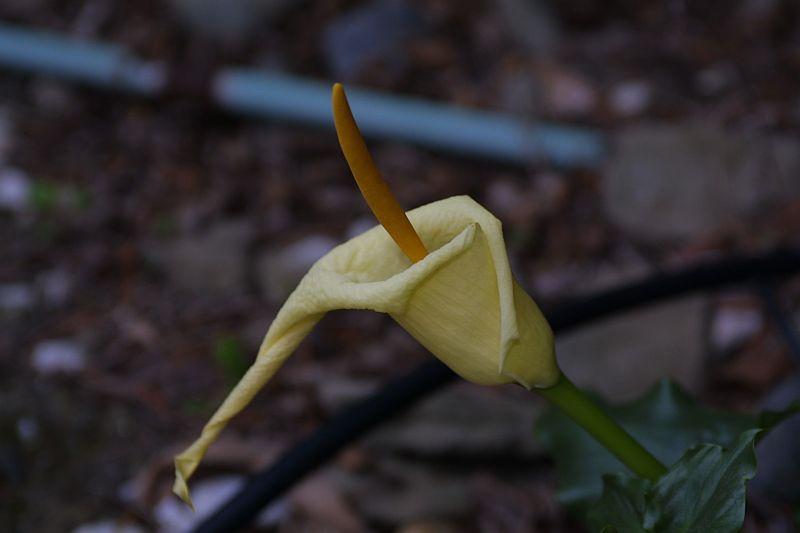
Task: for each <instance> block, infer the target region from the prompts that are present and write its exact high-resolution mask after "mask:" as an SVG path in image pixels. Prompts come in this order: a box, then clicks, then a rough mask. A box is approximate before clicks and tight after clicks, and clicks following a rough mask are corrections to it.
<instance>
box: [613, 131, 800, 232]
mask: <svg viewBox="0 0 800 533" xmlns="http://www.w3.org/2000/svg"><path fill="white" fill-rule="evenodd" d="M606 170H607V171H606V175H605V178H604V180H603V191H602V192H603V202H604V205H605V209H606V211H607V213H608V215H609V216H610V218H611V219H612V220H613V221H614V222H615V223H616V224H618V225H619V226H620V227H621V228H622V229H624V230H625V231H627V232H628V233H629V234H630V235H632V236H634V237H636V238H639V239H641V240H644V241H648V242H656V243H658V242H664V241H682V240H687V239H691V238H693V237H697V236H698V235H699V234H703V233H708V232H712V231H714V230H717V229H719V228H720V227H722V226H725V225H727V224H732V223H735V222H737V221H740V220H741V219H742V218H745V217H748V216H753V215H754V214H756V213H757V212H758V211H760V210H763V209H765V208H767V207H769V206H771V205H773V204H777V203H780V202H785V201H788V200H790V199H791V198H797V197H800V180H798V179H797V178H796V176H797V175H798V174H799V173H800V139H797V138H788V137H773V138H766V137H747V136H745V135H735V134H729V133H727V132H725V131H723V130H720V129H715V128H712V127H703V126H694V125H687V124H678V125H674V126H670V125H644V126H636V127H632V128H629V129H627V130H625V131H623V132H622V133H621V134H620V135H619V136H618V138H617V139H616V150H615V151H614V155H613V156H612V158H611V160H610V162H609V165H608V168H607V169H606Z"/></svg>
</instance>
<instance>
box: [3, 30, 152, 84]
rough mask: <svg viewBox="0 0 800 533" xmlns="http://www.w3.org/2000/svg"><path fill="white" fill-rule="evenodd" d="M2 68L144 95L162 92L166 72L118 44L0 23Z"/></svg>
mask: <svg viewBox="0 0 800 533" xmlns="http://www.w3.org/2000/svg"><path fill="white" fill-rule="evenodd" d="M0 65H2V66H5V67H8V68H11V69H15V70H22V71H26V72H32V73H35V74H45V75H48V76H55V77H59V78H65V79H68V80H71V81H76V82H80V83H86V84H89V85H96V86H99V87H103V88H106V89H121V90H124V91H129V92H134V93H136V94H141V95H144V96H155V95H156V94H158V93H160V92H161V91H162V90H163V88H164V85H165V81H166V69H164V67H163V66H161V65H159V64H158V63H148V62H145V61H141V60H139V59H137V58H136V57H134V56H132V55H130V54H128V52H127V51H126V50H125V49H124V48H122V47H120V46H116V45H110V44H102V43H90V42H86V41H81V40H78V39H69V38H64V37H61V36H58V35H56V34H51V33H45V32H39V31H29V30H25V29H22V28H15V27H13V26H9V25H7V24H0Z"/></svg>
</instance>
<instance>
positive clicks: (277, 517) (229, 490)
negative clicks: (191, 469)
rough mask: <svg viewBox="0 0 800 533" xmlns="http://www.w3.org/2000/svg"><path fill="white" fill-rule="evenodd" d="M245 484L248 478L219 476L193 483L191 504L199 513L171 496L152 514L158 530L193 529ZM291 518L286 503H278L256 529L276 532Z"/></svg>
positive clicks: (257, 521) (264, 514)
mask: <svg viewBox="0 0 800 533" xmlns="http://www.w3.org/2000/svg"><path fill="white" fill-rule="evenodd" d="M244 483H245V478H244V477H243V476H238V475H226V476H218V477H213V478H209V479H203V480H200V481H197V482H196V483H193V484H192V500H193V503H194V506H195V509H196V512H195V511H192V509H190V508H189V506H188V505H186V504H185V503H183V502H182V501H181V500H179V499H178V498H177V497H176V496H175V495H174V494H168V495H167V496H165V497H164V498H163V499H162V500H161V501H159V502H158V503H157V504H156V506H155V509H154V511H153V515H154V519H155V522H156V524H157V525H158V530H159V531H163V532H165V533H166V532H169V531H189V530H191V529H193V528H194V527H195V526H197V525H198V524H200V523H201V522H202V521H203V520H205V519H206V518H208V517H209V516H211V514H212V513H214V512H215V511H216V510H217V509H218V508H219V506H220V505H222V504H223V503H225V502H226V501H227V500H228V499H230V498H231V497H232V496H233V495H234V494H236V493H237V492H238V491H239V489H241V488H242V486H243V485H244ZM288 514H289V506H288V504H287V503H286V500H284V499H279V500H277V501H276V502H275V503H273V504H272V505H270V506H268V507H267V508H266V509H264V510H263V511H261V513H260V514H259V515H258V517H257V518H256V519H255V525H257V526H259V527H264V528H274V527H276V526H278V525H279V524H280V523H281V522H283V521H284V520H285V519H286V518H287V517H288Z"/></svg>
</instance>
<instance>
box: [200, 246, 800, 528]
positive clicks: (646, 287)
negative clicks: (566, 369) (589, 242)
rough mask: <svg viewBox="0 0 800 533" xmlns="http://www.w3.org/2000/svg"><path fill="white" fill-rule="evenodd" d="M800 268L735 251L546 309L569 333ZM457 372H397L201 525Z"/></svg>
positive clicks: (284, 483) (229, 521) (231, 517)
mask: <svg viewBox="0 0 800 533" xmlns="http://www.w3.org/2000/svg"><path fill="white" fill-rule="evenodd" d="M798 271H800V249H786V248H784V249H777V250H774V251H772V252H768V253H765V254H761V255H751V256H734V257H729V258H724V259H720V260H716V261H709V262H706V263H702V264H699V265H696V266H692V267H688V268H685V269H682V270H679V271H675V272H671V273H668V272H664V273H658V274H655V275H653V276H651V277H648V278H646V279H645V280H643V281H640V282H635V283H631V284H628V285H623V286H622V287H619V288H616V289H611V290H606V291H601V292H599V293H597V294H595V295H591V296H588V297H585V298H579V299H575V300H573V301H570V302H567V303H564V304H561V305H558V306H555V307H553V308H552V309H549V310H547V312H546V313H545V314H546V315H547V317H548V320H549V321H550V325H551V326H552V328H553V330H554V331H555V332H557V333H563V332H564V331H566V330H569V329H571V328H574V327H577V326H582V325H585V324H587V323H589V322H592V321H595V320H597V319H600V318H604V317H607V316H610V315H613V314H616V313H619V312H622V311H627V310H630V309H633V308H635V307H639V306H643V305H647V304H652V303H656V302H659V301H663V300H667V299H670V298H675V297H678V296H681V295H684V294H687V293H691V292H696V291H700V290H712V289H716V288H719V287H723V286H725V285H732V284H738V283H743V282H748V281H753V280H756V281H761V280H771V279H779V278H781V277H784V276H787V275H789V274H793V273H796V272H798ZM454 377H455V374H453V372H452V371H451V370H450V369H449V368H447V367H446V366H445V365H443V364H442V363H440V362H439V361H438V360H437V359H434V358H431V359H430V360H428V361H426V362H424V363H422V364H420V365H419V366H418V367H417V368H416V369H414V370H413V371H411V372H410V373H408V374H406V375H405V376H402V377H399V378H397V379H393V380H391V381H390V382H389V383H387V384H386V385H385V386H384V387H383V388H381V389H380V390H379V391H377V392H375V393H374V394H371V395H369V396H368V397H366V398H364V399H363V400H361V401H359V402H357V403H356V404H354V405H352V406H351V407H348V408H346V409H344V410H342V412H340V413H339V414H337V415H335V416H334V417H332V418H331V419H330V420H328V421H327V422H324V423H323V424H322V425H320V427H319V428H317V429H316V430H315V431H313V432H312V433H311V434H310V435H308V436H307V437H305V438H304V439H302V440H301V441H300V442H298V443H297V444H296V445H295V446H294V447H292V448H291V449H289V450H288V451H286V452H285V453H284V454H283V455H282V456H280V457H279V458H278V459H277V460H276V461H275V462H274V463H273V464H272V465H270V466H268V467H266V468H265V469H264V470H262V471H261V472H258V473H257V474H255V475H253V476H252V477H251V478H250V480H249V481H248V482H247V483H246V484H245V486H244V487H243V488H242V489H241V490H240V491H239V492H238V493H237V494H235V495H234V496H233V497H232V498H231V499H229V500H228V501H227V502H225V503H224V504H223V505H221V506H220V507H219V509H217V510H216V511H215V512H214V514H213V515H211V516H210V517H209V518H207V519H206V520H205V521H204V522H203V523H201V524H200V525H199V526H198V527H197V528H195V529H194V532H195V533H210V532H229V531H236V530H239V529H241V528H243V527H245V526H247V524H249V523H250V522H251V521H252V520H253V518H255V516H256V515H257V514H258V513H259V511H260V510H261V509H263V508H264V507H266V506H267V505H268V504H269V503H271V502H272V501H274V500H275V499H276V498H278V497H279V496H281V495H282V494H283V493H284V492H286V491H287V490H288V489H290V488H291V487H292V486H293V485H294V484H295V483H297V482H298V481H299V480H300V479H302V478H303V477H304V476H305V475H306V474H308V473H309V472H312V471H313V470H315V469H316V468H317V467H319V466H321V465H323V464H324V463H325V462H326V461H328V460H329V459H330V458H332V457H333V456H334V455H335V454H336V453H337V452H339V451H340V450H341V449H342V448H344V447H345V446H346V445H348V444H350V443H352V442H354V441H356V440H357V439H358V438H359V437H361V436H362V435H363V434H365V433H366V432H367V431H369V430H370V429H372V428H373V427H375V426H377V425H379V424H381V423H382V422H385V421H386V420H387V419H389V418H391V417H393V416H395V415H397V414H399V413H401V412H403V411H404V410H406V409H408V408H409V407H411V406H412V405H413V404H414V403H416V402H417V401H419V400H421V399H422V398H424V397H425V396H427V395H428V394H430V393H432V392H434V391H435V390H437V389H439V388H440V387H442V386H443V385H445V384H446V383H448V382H450V381H451V380H452V379H453V378H454Z"/></svg>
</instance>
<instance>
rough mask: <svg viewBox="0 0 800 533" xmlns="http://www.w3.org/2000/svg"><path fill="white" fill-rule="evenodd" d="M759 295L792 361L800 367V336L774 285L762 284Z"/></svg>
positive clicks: (767, 282)
mask: <svg viewBox="0 0 800 533" xmlns="http://www.w3.org/2000/svg"><path fill="white" fill-rule="evenodd" d="M759 293H760V295H761V300H762V301H763V302H764V309H765V310H766V311H767V313H768V314H769V317H770V318H771V319H772V321H773V323H774V324H775V327H776V328H777V329H778V333H779V334H780V336H781V338H783V342H784V343H785V344H786V347H787V348H788V349H789V353H790V354H791V356H792V359H794V362H795V364H796V365H800V335H798V333H797V331H796V330H795V326H794V324H793V323H792V318H791V317H790V316H789V313H788V312H787V310H786V309H785V308H784V306H783V304H782V303H781V301H780V298H779V297H778V295H777V293H776V291H775V286H774V284H772V283H771V282H770V281H765V282H762V283H760V284H759Z"/></svg>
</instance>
